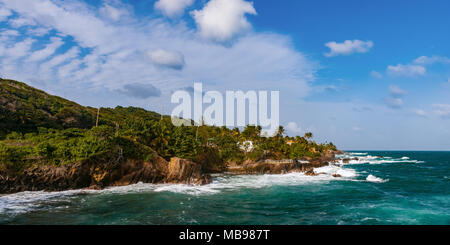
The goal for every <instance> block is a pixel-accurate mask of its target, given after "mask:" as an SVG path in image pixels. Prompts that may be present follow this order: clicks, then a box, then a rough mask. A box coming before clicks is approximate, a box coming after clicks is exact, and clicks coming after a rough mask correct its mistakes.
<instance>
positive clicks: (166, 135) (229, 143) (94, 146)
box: [0, 80, 336, 172]
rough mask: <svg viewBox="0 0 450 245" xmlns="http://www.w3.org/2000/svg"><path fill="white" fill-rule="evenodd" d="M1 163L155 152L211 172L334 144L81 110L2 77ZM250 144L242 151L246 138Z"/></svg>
mask: <svg viewBox="0 0 450 245" xmlns="http://www.w3.org/2000/svg"><path fill="white" fill-rule="evenodd" d="M0 92H1V94H0V111H1V114H0V126H1V135H0V137H1V138H0V139H1V140H0V167H1V168H3V169H6V170H8V171H16V172H17V171H20V170H22V169H24V168H25V167H26V166H28V165H30V164H33V163H40V164H52V165H64V164H70V163H74V162H78V161H81V160H84V159H89V158H91V157H93V156H95V155H97V154H102V153H105V152H120V154H123V156H124V157H131V158H136V159H143V160H148V159H150V157H151V156H152V155H153V153H154V152H157V154H158V155H160V156H162V157H164V158H166V159H169V158H171V157H173V156H176V157H180V158H185V159H190V160H192V161H195V162H197V163H200V164H202V166H203V167H204V169H206V170H207V171H211V172H215V171H220V170H222V169H223V168H224V167H225V165H226V163H228V162H234V163H236V164H240V163H243V162H244V161H245V160H247V159H251V160H255V161H257V160H261V159H267V158H270V159H285V158H292V159H294V158H304V157H310V158H313V157H317V156H319V155H320V154H321V153H323V152H325V151H327V150H336V147H335V146H334V145H333V144H332V143H329V144H326V145H324V144H317V143H315V142H313V141H310V139H311V138H312V134H311V133H307V134H305V136H304V137H300V136H297V137H295V138H293V137H288V136H286V135H285V132H284V128H283V127H280V128H279V129H278V131H277V132H276V134H275V135H274V136H273V137H263V136H262V128H261V127H259V126H251V125H249V126H247V127H245V128H244V129H243V130H242V132H241V130H239V129H238V128H234V129H229V128H227V127H215V126H208V125H203V126H192V127H187V126H180V127H175V126H174V125H173V124H172V122H171V119H170V118H169V117H167V116H164V117H161V115H159V114H157V113H155V112H150V111H146V110H144V109H140V108H134V107H128V108H124V107H116V108H114V109H112V108H100V113H99V124H98V126H96V125H95V124H96V116H97V109H95V108H91V107H83V106H81V105H78V104H76V103H74V102H70V101H68V100H65V99H62V98H59V97H56V96H51V95H48V94H46V93H44V92H42V91H40V90H37V89H34V88H32V87H29V86H27V85H26V84H24V83H19V82H15V81H12V80H0ZM249 141H250V142H252V145H253V147H252V149H251V150H244V149H243V148H242V147H241V146H242V145H243V144H244V142H249Z"/></svg>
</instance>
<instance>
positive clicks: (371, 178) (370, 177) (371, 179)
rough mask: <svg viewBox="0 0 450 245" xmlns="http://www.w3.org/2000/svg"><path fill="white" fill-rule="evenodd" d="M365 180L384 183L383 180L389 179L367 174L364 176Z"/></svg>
mask: <svg viewBox="0 0 450 245" xmlns="http://www.w3.org/2000/svg"><path fill="white" fill-rule="evenodd" d="M366 181H368V182H374V183H384V182H387V181H389V180H384V179H382V178H378V177H375V176H373V175H371V174H369V176H367V178H366Z"/></svg>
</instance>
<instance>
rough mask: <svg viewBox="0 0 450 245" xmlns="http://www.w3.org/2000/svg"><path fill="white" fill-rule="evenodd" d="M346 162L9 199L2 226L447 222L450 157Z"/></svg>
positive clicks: (364, 156) (3, 204)
mask: <svg viewBox="0 0 450 245" xmlns="http://www.w3.org/2000/svg"><path fill="white" fill-rule="evenodd" d="M376 156H383V158H377V157H376ZM341 157H342V158H347V157H358V158H359V160H357V161H355V160H353V161H351V162H350V163H348V164H343V162H342V161H341V162H339V163H338V165H337V166H329V167H324V168H320V169H316V173H322V174H320V175H319V176H315V177H310V176H305V175H303V174H300V173H292V174H287V175H259V176H227V175H217V176H215V177H214V178H215V179H214V182H213V183H212V184H210V185H206V186H201V187H198V186H186V185H151V184H137V185H133V186H127V187H118V188H111V189H107V190H102V191H86V190H77V191H66V192H52V193H45V192H24V193H17V194H13V195H4V196H0V224H256V225H258V224H259V225H262V224H363V225H371V224H417V225H419V224H445V225H449V224H450V152H359V153H351V154H348V155H345V156H341ZM334 173H338V174H340V175H342V178H334V177H332V174H334ZM369 175H370V177H368V176H369Z"/></svg>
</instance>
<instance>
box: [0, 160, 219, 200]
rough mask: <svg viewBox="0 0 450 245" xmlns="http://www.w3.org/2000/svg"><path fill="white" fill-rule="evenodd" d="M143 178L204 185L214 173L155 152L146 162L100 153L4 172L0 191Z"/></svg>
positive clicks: (112, 183)
mask: <svg viewBox="0 0 450 245" xmlns="http://www.w3.org/2000/svg"><path fill="white" fill-rule="evenodd" d="M139 182H143V183H153V184H158V183H180V184H198V185H204V184H208V183H210V182H211V177H210V176H209V175H207V174H204V173H203V172H202V169H201V166H200V165H198V164H196V163H194V162H191V161H187V160H184V159H180V158H173V159H172V160H171V161H170V162H167V161H166V160H165V159H163V158H161V157H159V156H157V155H155V156H154V157H153V159H151V160H150V161H145V162H144V161H139V160H133V159H126V160H120V159H117V157H115V156H98V157H95V158H92V159H89V160H86V161H83V162H80V163H76V164H71V165H67V166H61V167H55V166H33V167H31V168H28V169H26V170H25V171H24V172H23V173H22V174H20V175H18V176H9V175H7V174H6V173H0V193H14V192H21V191H40V190H45V191H62V190H70V189H82V188H89V189H102V188H105V187H108V186H124V185H130V184H136V183H139Z"/></svg>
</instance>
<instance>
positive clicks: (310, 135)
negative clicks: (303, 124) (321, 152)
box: [305, 132, 313, 139]
mask: <svg viewBox="0 0 450 245" xmlns="http://www.w3.org/2000/svg"><path fill="white" fill-rule="evenodd" d="M312 137H313V133H311V132H307V133H305V138H307V139H311V138H312Z"/></svg>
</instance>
